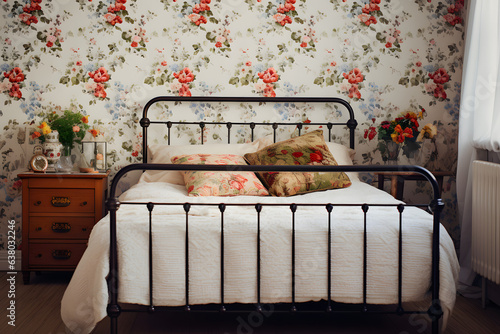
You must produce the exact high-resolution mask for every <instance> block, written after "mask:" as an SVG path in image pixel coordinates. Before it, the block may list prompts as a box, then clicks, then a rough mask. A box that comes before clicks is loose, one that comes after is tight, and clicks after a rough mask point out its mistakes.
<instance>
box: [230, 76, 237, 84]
mask: <svg viewBox="0 0 500 334" xmlns="http://www.w3.org/2000/svg"><path fill="white" fill-rule="evenodd" d="M239 81H240V79H238V77H232V78H231V79H229V84H230V85H236V84H238V82H239Z"/></svg>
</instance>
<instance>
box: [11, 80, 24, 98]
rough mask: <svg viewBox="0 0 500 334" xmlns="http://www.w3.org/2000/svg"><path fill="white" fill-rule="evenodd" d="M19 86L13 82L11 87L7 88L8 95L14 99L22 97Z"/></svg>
mask: <svg viewBox="0 0 500 334" xmlns="http://www.w3.org/2000/svg"><path fill="white" fill-rule="evenodd" d="M19 88H20V86H19V84H17V83H13V84H12V87H11V88H10V90H9V95H10V96H12V97H15V98H16V99H20V98H21V97H23V93H22V92H21V90H20V89H19Z"/></svg>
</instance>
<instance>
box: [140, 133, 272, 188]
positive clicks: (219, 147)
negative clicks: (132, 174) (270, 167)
mask: <svg viewBox="0 0 500 334" xmlns="http://www.w3.org/2000/svg"><path fill="white" fill-rule="evenodd" d="M272 142H273V137H272V136H266V137H263V138H260V139H257V140H255V141H253V142H251V143H245V144H204V145H164V144H154V145H149V146H148V154H149V162H150V163H165V164H170V163H172V161H171V158H172V157H175V156H176V155H191V154H200V153H203V154H235V155H244V154H245V153H253V152H256V151H258V150H260V149H261V148H263V147H265V146H268V145H271V144H272ZM139 182H168V183H173V184H179V185H183V184H184V176H183V174H182V173H181V172H180V171H152V170H149V171H146V172H144V173H142V175H141V178H140V179H139Z"/></svg>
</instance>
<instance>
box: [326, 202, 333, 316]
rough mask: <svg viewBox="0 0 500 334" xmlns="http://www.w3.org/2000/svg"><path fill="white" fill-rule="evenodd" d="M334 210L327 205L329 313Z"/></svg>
mask: <svg viewBox="0 0 500 334" xmlns="http://www.w3.org/2000/svg"><path fill="white" fill-rule="evenodd" d="M332 210H333V205H331V204H327V205H326V211H327V212H328V305H327V307H326V311H327V312H331V311H332V305H331V304H332Z"/></svg>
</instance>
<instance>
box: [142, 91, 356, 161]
mask: <svg viewBox="0 0 500 334" xmlns="http://www.w3.org/2000/svg"><path fill="white" fill-rule="evenodd" d="M158 102H213V103H217V102H240V103H245V102H254V103H256V102H258V103H267V102H269V103H334V104H341V105H343V106H344V107H345V108H346V109H347V110H348V111H349V119H348V120H347V121H346V122H343V123H342V122H340V123H332V122H323V123H308V124H307V125H308V126H315V125H322V126H326V127H327V128H328V131H329V136H328V138H329V140H330V139H331V129H332V127H333V126H334V125H335V126H347V127H348V128H349V146H350V147H351V148H354V130H355V129H356V126H357V125H358V122H357V121H356V119H355V118H354V111H353V109H352V107H351V105H350V104H349V103H348V102H347V101H345V100H343V99H341V98H337V97H255V96H254V97H228V96H192V97H185V96H158V97H155V98H153V99H151V100H149V101H148V102H147V103H146V105H145V106H144V111H143V113H142V119H141V121H140V124H141V126H142V134H143V136H142V140H143V142H142V154H143V161H144V162H147V161H148V159H147V154H148V153H147V152H148V150H147V147H148V128H149V126H150V125H151V124H162V125H164V126H167V129H168V144H170V129H171V128H172V126H173V125H174V124H195V125H198V126H199V127H200V129H201V131H202V135H201V143H202V144H203V130H204V128H205V125H206V124H213V125H225V126H226V128H227V130H228V143H230V142H231V136H230V133H231V127H232V126H233V125H248V126H249V127H250V129H251V136H252V138H251V139H252V140H253V139H254V138H253V135H254V131H253V130H254V128H255V126H256V125H266V126H269V125H271V126H272V127H273V134H274V141H276V130H277V129H278V126H281V125H287V126H288V125H294V126H297V128H298V129H299V134H300V130H301V129H302V126H304V125H305V124H304V123H301V122H300V123H299V122H288V123H256V122H203V121H201V122H175V121H151V120H150V119H149V118H148V110H149V108H150V107H151V106H152V105H153V104H155V103H158Z"/></svg>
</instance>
